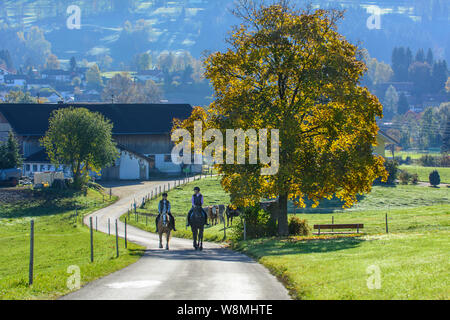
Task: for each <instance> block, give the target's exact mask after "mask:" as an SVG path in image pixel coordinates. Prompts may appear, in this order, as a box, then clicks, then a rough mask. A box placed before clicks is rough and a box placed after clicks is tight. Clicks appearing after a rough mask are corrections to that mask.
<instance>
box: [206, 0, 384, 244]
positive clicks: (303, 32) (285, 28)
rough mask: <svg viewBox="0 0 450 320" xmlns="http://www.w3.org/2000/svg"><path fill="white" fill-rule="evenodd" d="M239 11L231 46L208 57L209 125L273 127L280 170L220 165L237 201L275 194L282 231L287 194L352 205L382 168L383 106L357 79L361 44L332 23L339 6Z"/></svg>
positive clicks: (283, 231) (245, 5) (250, 5)
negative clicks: (378, 151)
mask: <svg viewBox="0 0 450 320" xmlns="http://www.w3.org/2000/svg"><path fill="white" fill-rule="evenodd" d="M235 14H236V15H237V16H238V17H240V18H241V19H242V24H241V25H240V26H238V27H236V28H235V29H234V30H233V32H232V33H231V36H230V38H229V39H228V43H229V45H230V49H228V50H227V51H226V52H216V53H213V54H211V55H210V56H209V57H208V58H207V59H206V61H205V67H206V77H207V78H208V79H210V80H211V82H212V84H213V87H214V91H215V101H214V102H213V103H212V104H211V106H210V109H209V113H210V114H209V117H210V120H209V123H208V127H215V128H218V129H221V130H223V131H225V130H226V129H237V128H242V129H243V130H248V129H261V128H265V129H269V130H270V129H278V130H279V140H280V143H279V145H280V146H279V171H278V173H277V174H275V175H272V176H262V175H261V168H262V167H264V165H262V164H256V165H250V164H246V165H231V164H228V163H227V164H223V165H219V166H218V167H219V169H220V171H221V173H223V175H224V176H223V178H222V186H223V188H224V189H225V190H226V191H227V192H229V193H230V194H231V198H232V202H233V204H234V205H236V206H248V205H252V204H256V203H258V202H259V201H260V200H261V199H263V198H278V203H279V207H278V212H277V215H276V217H274V218H276V219H277V221H278V232H279V235H281V236H284V235H287V234H288V220H287V203H288V200H293V201H294V202H295V204H296V205H297V206H304V200H305V199H306V198H309V199H311V200H313V201H314V203H315V205H318V203H319V201H320V200H322V199H324V198H328V199H330V198H332V197H333V196H334V195H336V196H337V197H338V198H340V199H341V200H343V201H344V202H345V206H346V207H350V206H352V205H353V204H354V203H355V202H356V201H357V199H356V196H357V195H358V194H361V193H368V192H370V191H371V187H372V184H373V181H374V180H375V179H376V178H378V177H380V176H381V177H383V179H386V178H387V176H386V175H387V174H386V171H385V169H384V166H383V163H384V160H383V159H382V158H381V157H378V156H375V155H373V153H372V147H373V146H374V145H375V144H376V137H377V133H378V127H377V124H376V117H382V106H381V104H380V103H379V101H378V99H377V98H376V97H375V96H373V95H372V94H371V93H370V92H369V91H368V89H367V88H364V87H361V86H360V80H361V78H362V76H363V75H364V73H365V71H366V66H365V64H364V63H363V62H362V61H361V59H360V58H359V51H358V48H357V47H356V46H354V45H352V44H350V43H349V42H348V41H346V40H345V39H344V37H343V36H342V35H340V34H339V33H338V32H337V26H336V22H337V21H338V20H339V19H342V18H343V13H342V12H337V11H326V10H315V11H309V10H308V11H304V10H299V9H296V8H294V7H292V6H290V5H289V4H288V2H286V1H278V2H276V3H275V4H272V5H263V4H255V3H254V2H252V1H244V0H242V1H241V3H240V5H238V6H237V8H236V10H235ZM224 151H225V150H224ZM247 156H248V152H247Z"/></svg>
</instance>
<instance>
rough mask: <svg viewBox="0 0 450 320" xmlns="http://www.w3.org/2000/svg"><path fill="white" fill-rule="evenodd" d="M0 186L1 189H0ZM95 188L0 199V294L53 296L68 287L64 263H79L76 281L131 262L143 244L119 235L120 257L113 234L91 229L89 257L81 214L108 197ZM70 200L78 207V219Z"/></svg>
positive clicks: (66, 268)
mask: <svg viewBox="0 0 450 320" xmlns="http://www.w3.org/2000/svg"><path fill="white" fill-rule="evenodd" d="M0 191H1V190H0ZM108 199H109V198H108V197H105V202H103V196H102V194H100V193H99V192H98V191H94V190H89V192H88V195H87V197H84V196H83V195H79V194H71V193H70V194H66V195H65V196H60V195H59V196H49V195H47V194H46V195H35V196H34V197H30V198H29V199H23V200H21V201H18V202H16V203H13V204H11V203H9V204H7V203H0V206H1V207H0V256H1V259H0V300H2V299H5V300H10V299H53V298H56V297H58V296H61V295H64V294H67V293H69V292H70V291H71V290H70V289H68V287H67V281H68V279H69V277H70V276H71V275H73V274H70V273H68V267H69V266H78V267H79V268H80V271H81V273H80V275H81V285H84V284H86V283H87V282H89V281H92V280H95V279H97V278H100V277H102V276H105V275H107V274H109V273H112V272H114V271H117V270H120V269H122V268H124V267H126V266H127V265H129V264H131V263H134V262H135V261H137V260H138V259H139V257H140V256H141V255H142V254H143V248H141V247H139V246H136V245H133V244H130V245H129V247H128V250H125V249H124V245H123V241H120V244H119V245H120V258H118V259H117V258H116V254H115V252H116V251H115V238H114V237H108V236H107V235H104V234H102V233H100V232H98V233H97V232H94V261H95V262H94V263H90V246H89V243H90V240H89V239H90V236H89V229H88V228H87V227H85V226H82V223H81V221H82V216H83V215H85V214H88V213H91V212H93V211H95V210H96V209H100V208H102V207H104V206H107V205H109V204H110V203H112V202H114V201H116V200H117V199H115V198H113V199H112V200H111V201H109V200H108ZM75 206H77V207H78V208H80V210H79V211H78V212H79V217H78V223H77V222H76V216H75ZM30 220H34V221H35V255H34V256H35V262H34V263H35V267H34V274H35V276H34V284H33V286H31V287H29V286H28V264H29V241H30V240H29V236H30Z"/></svg>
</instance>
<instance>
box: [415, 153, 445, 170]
mask: <svg viewBox="0 0 450 320" xmlns="http://www.w3.org/2000/svg"><path fill="white" fill-rule="evenodd" d="M419 164H420V165H421V166H423V167H439V166H440V165H441V159H439V157H433V156H429V155H425V156H423V157H422V158H420V159H419Z"/></svg>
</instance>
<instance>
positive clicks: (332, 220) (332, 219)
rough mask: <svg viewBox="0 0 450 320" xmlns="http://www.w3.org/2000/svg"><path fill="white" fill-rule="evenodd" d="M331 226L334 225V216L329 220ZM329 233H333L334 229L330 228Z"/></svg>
mask: <svg viewBox="0 0 450 320" xmlns="http://www.w3.org/2000/svg"><path fill="white" fill-rule="evenodd" d="M331 224H332V225H334V216H333V217H332V218H331ZM331 232H334V228H331Z"/></svg>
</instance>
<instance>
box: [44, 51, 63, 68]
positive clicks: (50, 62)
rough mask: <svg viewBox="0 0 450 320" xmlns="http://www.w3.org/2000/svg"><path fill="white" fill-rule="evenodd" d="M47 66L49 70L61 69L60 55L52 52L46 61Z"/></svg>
mask: <svg viewBox="0 0 450 320" xmlns="http://www.w3.org/2000/svg"><path fill="white" fill-rule="evenodd" d="M45 68H46V69H49V70H59V69H60V63H59V60H58V57H57V56H56V55H54V54H51V55H49V56H48V57H47V62H46V63H45Z"/></svg>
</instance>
